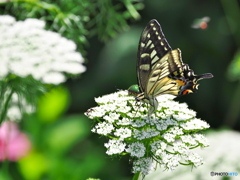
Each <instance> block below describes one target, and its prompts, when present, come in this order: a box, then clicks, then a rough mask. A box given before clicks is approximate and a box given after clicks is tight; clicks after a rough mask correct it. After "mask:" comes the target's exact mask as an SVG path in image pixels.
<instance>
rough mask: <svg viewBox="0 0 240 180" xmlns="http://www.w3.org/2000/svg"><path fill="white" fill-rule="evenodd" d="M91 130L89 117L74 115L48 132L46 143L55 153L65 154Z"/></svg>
mask: <svg viewBox="0 0 240 180" xmlns="http://www.w3.org/2000/svg"><path fill="white" fill-rule="evenodd" d="M90 132H91V131H90V126H89V124H88V119H87V118H86V117H85V116H83V115H72V116H69V117H66V118H64V121H62V122H61V123H60V124H58V125H55V126H53V127H51V128H50V129H49V130H48V131H47V132H46V134H45V136H46V137H47V138H45V139H46V144H47V147H48V149H49V151H52V152H54V154H63V153H65V152H66V151H67V150H69V149H70V148H71V147H72V146H73V145H74V144H75V143H76V142H79V141H81V140H82V139H84V138H85V137H86V136H87V135H88V134H89V133H90Z"/></svg>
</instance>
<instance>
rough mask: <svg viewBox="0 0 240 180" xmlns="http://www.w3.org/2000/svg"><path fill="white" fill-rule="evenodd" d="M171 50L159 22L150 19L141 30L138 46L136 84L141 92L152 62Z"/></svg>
mask: <svg viewBox="0 0 240 180" xmlns="http://www.w3.org/2000/svg"><path fill="white" fill-rule="evenodd" d="M171 50H172V48H171V47H170V45H169V44H168V42H167V40H166V38H165V36H164V34H163V32H162V29H161V26H160V25H159V23H158V22H157V21H156V20H154V19H153V20H151V21H150V22H149V23H148V25H147V26H146V28H145V29H144V30H143V32H142V35H141V38H140V41H139V47H138V62H137V72H138V84H139V86H140V89H141V91H142V92H145V89H146V87H147V83H148V77H149V74H150V72H151V69H152V67H153V66H154V64H155V63H156V62H158V61H159V60H160V59H161V58H162V57H163V56H164V55H165V54H167V53H168V52H169V51H171Z"/></svg>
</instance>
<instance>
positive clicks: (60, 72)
mask: <svg viewBox="0 0 240 180" xmlns="http://www.w3.org/2000/svg"><path fill="white" fill-rule="evenodd" d="M44 26H45V23H44V21H41V20H37V19H26V20H25V21H16V20H15V19H14V18H13V17H11V16H8V15H2V16H0V80H1V79H4V78H5V77H6V76H7V75H9V74H14V75H16V76H19V77H27V76H32V77H33V78H34V79H36V80H39V81H41V82H43V83H46V84H60V83H62V82H64V81H66V77H65V73H67V74H79V73H82V72H84V71H85V67H84V66H83V65H82V63H83V58H82V56H81V54H80V53H78V52H76V44H75V43H74V42H73V41H71V40H68V39H66V38H64V37H61V36H60V35H59V34H58V33H56V32H51V31H47V30H44Z"/></svg>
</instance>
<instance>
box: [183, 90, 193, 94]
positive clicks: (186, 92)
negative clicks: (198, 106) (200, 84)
mask: <svg viewBox="0 0 240 180" xmlns="http://www.w3.org/2000/svg"><path fill="white" fill-rule="evenodd" d="M189 93H192V90H184V91H183V92H182V94H183V95H185V94H189Z"/></svg>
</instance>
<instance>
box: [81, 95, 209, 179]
mask: <svg viewBox="0 0 240 180" xmlns="http://www.w3.org/2000/svg"><path fill="white" fill-rule="evenodd" d="M173 98H174V96H172V95H161V96H159V97H158V102H159V106H158V109H157V110H156V111H155V112H154V113H153V114H152V115H151V116H150V117H149V116H148V108H149V107H148V106H149V105H148V104H143V103H138V104H137V102H136V101H135V99H134V97H132V96H129V95H128V92H127V91H118V92H116V93H113V94H109V95H105V96H103V97H99V98H96V99H95V101H96V102H97V103H98V105H99V106H97V107H94V108H91V109H89V110H88V111H87V112H86V113H85V114H86V116H88V117H89V118H91V119H94V120H96V121H97V122H98V123H97V124H96V125H95V127H94V128H93V129H92V132H95V133H98V134H100V135H104V136H107V137H109V138H110V140H109V142H108V143H105V147H107V154H109V155H113V154H121V153H122V154H126V153H128V154H130V156H131V157H133V159H134V161H133V173H137V172H141V173H142V174H143V175H147V174H148V173H150V172H151V171H153V170H154V166H156V165H154V163H153V162H154V161H153V160H155V161H156V162H157V163H158V164H160V165H161V167H163V168H164V169H170V170H174V169H175V168H176V167H177V166H178V165H180V164H185V165H193V166H196V167H197V166H199V165H201V164H203V159H202V158H201V157H200V156H198V155H197V154H195V153H193V152H192V149H193V148H196V147H207V146H209V143H208V141H207V139H206V138H205V137H204V136H203V135H201V134H196V133H197V132H198V131H200V130H204V129H207V128H209V125H208V124H207V123H206V122H204V121H202V120H200V119H197V118H196V112H195V111H193V110H190V109H188V107H187V104H185V103H179V102H176V101H173Z"/></svg>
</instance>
